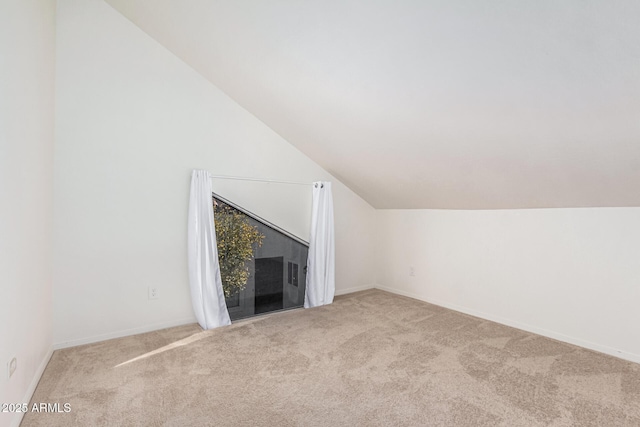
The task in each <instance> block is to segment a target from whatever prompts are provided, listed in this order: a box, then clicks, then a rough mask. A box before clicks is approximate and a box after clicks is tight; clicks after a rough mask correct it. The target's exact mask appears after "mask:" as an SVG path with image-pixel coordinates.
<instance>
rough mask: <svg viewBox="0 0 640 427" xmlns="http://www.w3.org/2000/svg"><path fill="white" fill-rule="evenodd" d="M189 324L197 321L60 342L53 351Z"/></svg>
mask: <svg viewBox="0 0 640 427" xmlns="http://www.w3.org/2000/svg"><path fill="white" fill-rule="evenodd" d="M189 323H196V319H195V318H193V317H189V318H185V319H179V320H173V321H170V322H161V323H154V324H151V325H146V326H141V327H139V328H132V329H125V330H121V331H116V332H110V333H108V334H101V335H94V336H91V337H86V338H79V339H74V340H69V341H62V342H59V343H55V344H54V345H53V349H54V350H60V349H63V348H69V347H77V346H79V345H85V344H93V343H96V342H100V341H106V340H111V339H115V338H123V337H128V336H131V335H138V334H144V333H146V332H153V331H157V330H160V329H166V328H173V327H175V326H182V325H188V324H189Z"/></svg>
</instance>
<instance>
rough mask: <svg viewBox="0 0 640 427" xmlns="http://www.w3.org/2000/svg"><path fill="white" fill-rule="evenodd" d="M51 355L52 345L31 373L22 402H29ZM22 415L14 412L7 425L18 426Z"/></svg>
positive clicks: (22, 413)
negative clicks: (35, 369)
mask: <svg viewBox="0 0 640 427" xmlns="http://www.w3.org/2000/svg"><path fill="white" fill-rule="evenodd" d="M52 355H53V347H49V351H47V354H45V356H44V358H43V359H42V361H41V362H40V365H39V366H38V370H37V371H36V373H35V374H34V375H33V379H32V380H31V383H30V384H29V388H28V389H27V391H26V392H25V394H24V397H23V398H22V403H30V402H31V398H32V397H33V393H35V391H36V387H38V383H39V382H40V378H42V374H44V370H45V369H46V367H47V365H48V364H49V360H51V356H52ZM22 417H24V412H16V413H15V415H14V417H13V419H12V420H11V423H10V424H9V425H10V426H11V427H19V426H20V423H21V422H22Z"/></svg>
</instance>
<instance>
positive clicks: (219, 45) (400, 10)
mask: <svg viewBox="0 0 640 427" xmlns="http://www.w3.org/2000/svg"><path fill="white" fill-rule="evenodd" d="M106 1H107V3H109V4H111V5H112V6H113V7H114V8H116V9H117V10H119V11H120V12H121V13H122V14H123V15H124V16H126V17H127V18H129V19H130V20H131V21H132V22H134V23H135V24H136V25H138V26H139V27H140V28H141V29H142V30H144V31H145V32H147V33H148V34H149V35H150V36H151V37H153V38H155V39H156V40H157V41H158V42H159V43H161V44H162V45H164V46H165V47H166V48H167V49H169V50H170V51H172V52H173V53H174V54H175V55H176V56H178V57H179V58H181V59H182V60H183V61H185V62H186V63H188V64H189V65H190V66H191V67H193V68H194V69H195V70H197V71H198V72H199V73H201V74H202V75H203V76H204V77H205V78H207V79H208V80H210V81H211V82H212V83H213V84H215V85H216V86H218V87H219V88H220V89H222V90H223V91H224V92H226V93H227V94H228V95H229V96H230V97H231V98H233V99H234V100H235V101H236V102H238V103H239V104H240V105H242V106H243V107H244V108H246V109H247V110H248V111H250V112H251V113H253V114H254V115H255V116H256V117H258V118H259V119H260V120H262V121H263V122H264V123H265V124H267V125H268V126H269V127H271V128H272V129H273V130H274V131H276V132H278V133H279V134H280V135H281V136H282V137H284V138H285V139H286V140H288V141H289V142H290V143H291V144H293V145H294V146H296V147H297V148H298V149H300V150H301V151H302V152H304V153H305V154H306V155H308V156H309V157H311V158H312V159H313V160H315V161H316V162H317V163H319V164H320V165H321V166H323V167H324V168H325V169H327V170H328V171H329V172H331V173H332V174H333V175H334V176H335V177H337V178H338V179H340V180H341V181H342V182H344V183H345V184H347V185H348V186H349V187H351V188H352V189H353V190H354V191H355V192H357V193H358V194H360V195H361V196H362V197H363V198H364V199H365V200H367V201H368V202H369V203H370V204H371V205H373V206H374V207H377V208H446V209H501V208H542V207H588V206H640V25H638V22H640V2H639V1H637V0H615V1H612V0H592V1H584V0H565V1H557V0H537V1H512V2H510V1H500V0H485V1H476V0H423V1H418V0H415V1H409V0H377V1H372V0H311V1H305V0H302V1H294V0H288V1H285V0H271V1H264V0H241V1H237V0H227V1H219V0H190V1H184V0H106Z"/></svg>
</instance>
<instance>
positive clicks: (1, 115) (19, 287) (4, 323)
mask: <svg viewBox="0 0 640 427" xmlns="http://www.w3.org/2000/svg"><path fill="white" fill-rule="evenodd" d="M54 54H55V1H52V0H11V1H2V2H0V195H1V197H0V403H10V402H14V403H19V402H25V401H27V402H28V400H29V398H30V397H31V393H32V392H33V390H34V388H35V385H36V383H37V380H38V379H39V378H40V372H41V371H42V369H44V366H45V364H46V362H47V361H48V359H49V356H50V354H51V353H50V352H51V343H52V341H51V340H52V338H51V312H52V303H51V240H52V234H51V233H52V232H51V228H52V227H51V218H52V206H53V202H52V200H53V199H52V194H51V193H52V190H53V184H52V177H53V123H54V122H53V120H54V110H53V103H54ZM12 357H17V362H18V365H17V370H16V372H15V373H14V375H13V376H12V377H11V379H10V380H8V379H7V370H6V369H7V362H8V361H9V360H10V359H11V358H12ZM19 420H20V416H19V415H17V414H10V413H0V426H6V425H17V423H18V422H19Z"/></svg>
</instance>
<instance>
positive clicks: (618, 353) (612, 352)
mask: <svg viewBox="0 0 640 427" xmlns="http://www.w3.org/2000/svg"><path fill="white" fill-rule="evenodd" d="M375 288H376V289H380V290H381V291H385V292H390V293H392V294H397V295H402V296H405V297H409V298H413V299H417V300H420V301H424V302H428V303H429V304H434V305H437V306H440V307H445V308H448V309H450V310H454V311H458V312H460V313H464V314H469V315H471V316H475V317H479V318H481V319H485V320H490V321H492V322H496V323H500V324H502V325H506V326H510V327H512V328H516V329H521V330H523V331H526V332H532V333H534V334H538V335H542V336H544V337H547V338H552V339H554V340H558V341H562V342H566V343H568V344H573V345H577V346H578V347H583V348H586V349H589V350H593V351H597V352H599V353H604V354H608V355H609V356H614V357H617V358H620V359H624V360H627V361H629V362H634V363H640V355H639V354H634V353H629V352H626V351H622V350H618V349H616V348H612V347H608V346H604V345H600V344H596V343H593V342H590V341H586V340H582V339H580V338H575V337H571V336H568V335H564V334H561V333H559V332H555V331H549V330H547V329H542V328H538V327H536V326H531V325H528V324H525V323H521V322H518V321H515V320H510V319H505V318H502V317H499V316H494V315H491V314H487V313H484V312H481V311H477V310H474V309H470V308H467V307H462V306H459V305H456V304H450V303H447V302H444V301H439V300H435V299H431V298H425V297H422V296H420V295H417V294H413V293H411V292H405V291H401V290H398V289H393V288H388V287H386V286H381V285H375Z"/></svg>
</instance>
